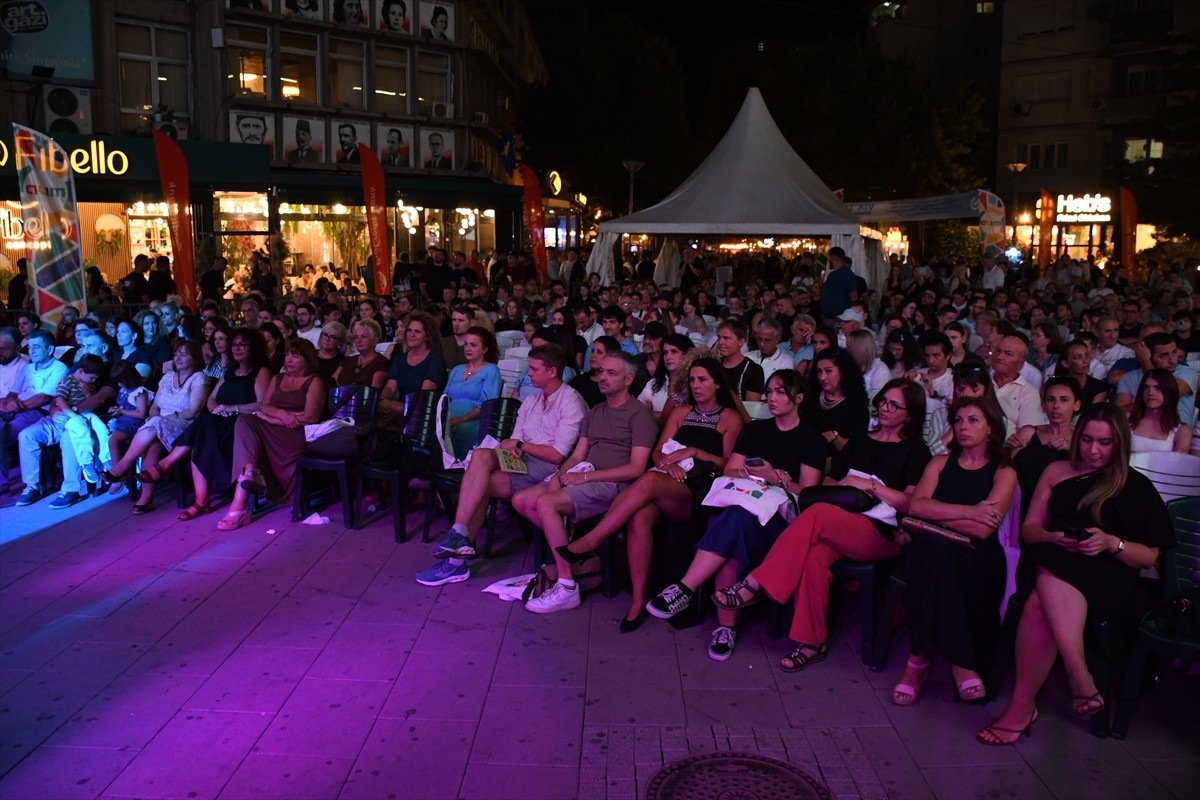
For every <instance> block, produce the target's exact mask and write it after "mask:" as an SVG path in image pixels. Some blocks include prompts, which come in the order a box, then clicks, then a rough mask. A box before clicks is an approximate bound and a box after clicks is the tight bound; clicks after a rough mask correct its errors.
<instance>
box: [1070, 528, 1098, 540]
mask: <svg viewBox="0 0 1200 800" xmlns="http://www.w3.org/2000/svg"><path fill="white" fill-rule="evenodd" d="M1063 536H1066V537H1067V538H1068V539H1072V540H1074V541H1076V542H1082V541H1083V540H1084V539H1090V538H1091V536H1092V534H1090V533H1088V532H1087V531H1086V530H1084V529H1083V528H1067V529H1066V530H1065V531H1063Z"/></svg>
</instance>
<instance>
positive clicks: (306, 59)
mask: <svg viewBox="0 0 1200 800" xmlns="http://www.w3.org/2000/svg"><path fill="white" fill-rule="evenodd" d="M358 85H359V86H362V83H359V84H358ZM279 97H280V98H281V99H283V100H292V101H298V102H301V103H317V102H319V101H318V99H317V37H316V36H312V35H309V34H303V33H290V32H281V33H280V34H279Z"/></svg>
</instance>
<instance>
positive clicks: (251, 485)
mask: <svg viewBox="0 0 1200 800" xmlns="http://www.w3.org/2000/svg"><path fill="white" fill-rule="evenodd" d="M238 486H241V487H242V488H243V489H244V490H246V491H247V492H249V493H250V494H266V493H267V484H266V480H265V479H264V478H263V474H262V472H260V471H259V470H257V469H255V470H251V471H250V472H249V473H243V475H242V477H241V478H239V479H238Z"/></svg>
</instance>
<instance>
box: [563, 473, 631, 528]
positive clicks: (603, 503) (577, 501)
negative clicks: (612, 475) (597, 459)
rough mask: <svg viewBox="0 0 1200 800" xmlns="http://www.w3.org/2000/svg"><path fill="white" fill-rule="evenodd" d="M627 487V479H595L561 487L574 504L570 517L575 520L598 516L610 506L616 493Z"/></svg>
mask: <svg viewBox="0 0 1200 800" xmlns="http://www.w3.org/2000/svg"><path fill="white" fill-rule="evenodd" d="M628 487H629V482H628V481H622V482H620V483H616V482H614V481H596V482H595V483H580V484H576V485H575V486H566V487H563V491H564V492H566V493H567V497H570V498H571V503H572V505H574V506H575V514H574V515H573V516H572V517H571V518H572V519H574V520H575V521H576V522H580V521H582V520H585V519H591V518H592V517H600V516H603V515H604V514H605V513H607V512H608V509H609V508H611V507H612V504H613V501H614V500H616V499H617V495H619V494H620V493H621V492H623V491H625V489H627V488H628Z"/></svg>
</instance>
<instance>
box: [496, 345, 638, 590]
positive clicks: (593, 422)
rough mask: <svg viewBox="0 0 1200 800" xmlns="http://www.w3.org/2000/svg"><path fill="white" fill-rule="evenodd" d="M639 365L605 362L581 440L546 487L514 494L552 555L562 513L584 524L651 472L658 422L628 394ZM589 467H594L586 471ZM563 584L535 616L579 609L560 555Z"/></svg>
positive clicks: (562, 536) (562, 531)
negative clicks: (598, 396) (648, 468)
mask: <svg viewBox="0 0 1200 800" xmlns="http://www.w3.org/2000/svg"><path fill="white" fill-rule="evenodd" d="M636 374H637V361H635V360H634V358H633V357H632V356H630V355H629V354H627V353H624V352H621V351H619V350H617V351H614V352H612V353H609V354H608V356H606V357H605V359H604V360H603V361H602V362H601V364H600V393H601V394H603V395H604V402H603V403H600V404H599V405H597V406H596V407H595V408H593V409H591V410H590V411H589V412H588V415H587V417H585V418H584V421H583V427H582V428H581V429H580V431H579V442H578V443H577V444H576V445H575V450H574V451H573V452H572V453H571V455H570V456H568V457H567V460H566V461H564V462H563V463H562V464H561V465H560V466H559V468H558V469H557V470H556V471H555V473H554V475H553V476H551V478H550V480H549V481H548V482H546V483H539V484H537V485H535V486H531V487H529V488H528V489H522V490H521V491H519V492H517V493H516V494H515V495H513V507H514V508H516V510H517V511H518V512H519V513H520V514H521V515H522V516H524V517H526V518H527V519H529V520H530V521H532V522H533V524H535V525H537V526H538V527H540V528H541V529H542V531H543V532H544V533H545V534H546V544H547V545H549V547H550V551H551V552H554V548H555V547H558V546H560V545H566V544H567V531H566V526H565V525H564V524H563V515H564V514H566V515H570V516H571V517H572V518H573V519H576V520H583V519H589V518H591V517H595V516H599V515H600V514H603V513H604V512H605V511H607V510H608V508H609V506H611V505H612V503H613V501H614V500H615V499H616V497H617V495H618V494H620V493H621V490H622V489H624V488H625V487H626V486H628V485H629V484H630V483H631V482H632V481H634V480H636V479H637V478H638V477H639V476H640V475H641V474H642V473H644V472H645V471H646V465H647V464H648V463H649V461H650V453H651V452H652V451H653V449H654V443H655V440H656V439H657V437H658V423H657V422H655V420H654V415H653V413H651V411H650V409H648V408H646V406H645V405H643V404H642V403H639V402H638V401H637V400H636V399H634V397H633V396H632V395H631V394H630V393H629V388H630V386H632V385H633V379H634V376H635V375H636ZM582 464H590V465H591V467H592V468H591V469H588V468H587V467H582V468H580V469H575V468H576V467H577V466H579V465H582ZM554 561H555V563H556V565H557V567H558V575H559V578H558V581H557V582H556V583H555V584H554V586H553V587H551V588H550V590H549V591H547V592H545V593H544V594H542V595H541V596H540V597H537V598H534V599H532V600H530V601H529V602H528V603H526V605H525V607H526V608H528V609H529V610H530V611H532V612H534V613H535V614H550V613H553V612H555V611H566V610H568V609H571V608H578V607H579V587H578V586H577V585H576V583H575V581H574V580H573V579H572V578H571V574H572V573H571V565H570V563H569V562H567V561H566V560H565V559H563V557H562V556H560V555H558V554H557V553H555V555H554Z"/></svg>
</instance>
